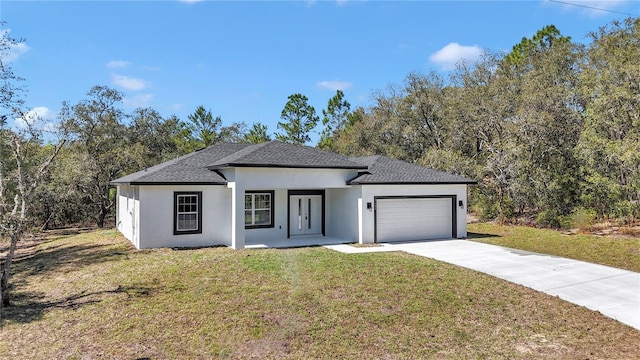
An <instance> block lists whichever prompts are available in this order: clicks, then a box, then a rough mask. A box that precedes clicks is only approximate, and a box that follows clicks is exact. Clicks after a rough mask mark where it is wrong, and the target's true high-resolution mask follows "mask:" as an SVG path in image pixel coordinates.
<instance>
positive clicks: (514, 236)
mask: <svg viewBox="0 0 640 360" xmlns="http://www.w3.org/2000/svg"><path fill="white" fill-rule="evenodd" d="M468 230H469V238H471V239H472V240H474V241H479V242H484V243H487V244H494V245H500V246H506V247H511V248H515V249H521V250H527V251H533V252H539V253H544V254H549V255H556V256H562V257H567V258H571V259H576V260H582V261H587V262H591V263H596V264H602V265H608V266H613V267H617V268H620V269H627V270H631V271H635V272H640V239H638V238H614V237H603V236H595V235H586V234H576V235H564V234H563V233H561V232H559V231H555V230H547V229H536V228H532V227H526V226H503V225H495V224H491V223H475V224H469V226H468Z"/></svg>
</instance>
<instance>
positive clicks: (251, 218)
mask: <svg viewBox="0 0 640 360" xmlns="http://www.w3.org/2000/svg"><path fill="white" fill-rule="evenodd" d="M273 195H274V192H273V191H247V192H246V193H245V195H244V225H245V228H247V229H255V228H270V227H273Z"/></svg>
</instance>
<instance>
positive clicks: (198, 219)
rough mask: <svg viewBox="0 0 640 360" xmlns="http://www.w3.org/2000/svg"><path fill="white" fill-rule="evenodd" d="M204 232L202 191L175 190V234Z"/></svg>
mask: <svg viewBox="0 0 640 360" xmlns="http://www.w3.org/2000/svg"><path fill="white" fill-rule="evenodd" d="M201 233H202V192H200V191H198V192H175V193H174V217H173V234H174V235H180V234H201Z"/></svg>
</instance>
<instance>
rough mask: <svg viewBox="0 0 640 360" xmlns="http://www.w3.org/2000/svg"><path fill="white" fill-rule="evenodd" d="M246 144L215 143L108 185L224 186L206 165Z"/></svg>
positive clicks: (222, 181) (221, 178) (244, 146)
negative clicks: (178, 184) (180, 184)
mask: <svg viewBox="0 0 640 360" xmlns="http://www.w3.org/2000/svg"><path fill="white" fill-rule="evenodd" d="M248 146H250V145H249V144H228V143H219V144H216V145H213V146H210V147H208V148H206V149H202V150H199V151H196V152H192V153H191V154H187V155H184V156H181V157H179V158H176V159H173V160H169V161H166V162H163V163H161V164H158V165H156V166H152V167H150V168H148V169H144V170H141V171H138V172H135V173H133V174H129V175H127V176H124V177H121V178H119V179H116V180H113V181H112V182H111V183H112V184H129V183H130V184H133V185H135V184H139V185H142V184H170V183H176V184H177V183H184V184H226V183H227V179H225V178H224V177H223V176H222V175H220V174H219V173H217V172H215V171H211V170H209V169H207V168H206V164H209V163H211V162H214V161H216V160H217V159H220V158H223V157H225V156H227V155H229V154H233V153H235V152H237V151H240V150H242V149H244V148H246V147H248Z"/></svg>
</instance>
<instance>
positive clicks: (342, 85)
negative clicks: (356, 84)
mask: <svg viewBox="0 0 640 360" xmlns="http://www.w3.org/2000/svg"><path fill="white" fill-rule="evenodd" d="M351 85H353V84H351V83H350V82H348V81H339V80H332V81H320V82H317V83H316V86H317V87H319V88H323V89H329V90H333V91H335V90H345V89H348V88H350V87H351Z"/></svg>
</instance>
